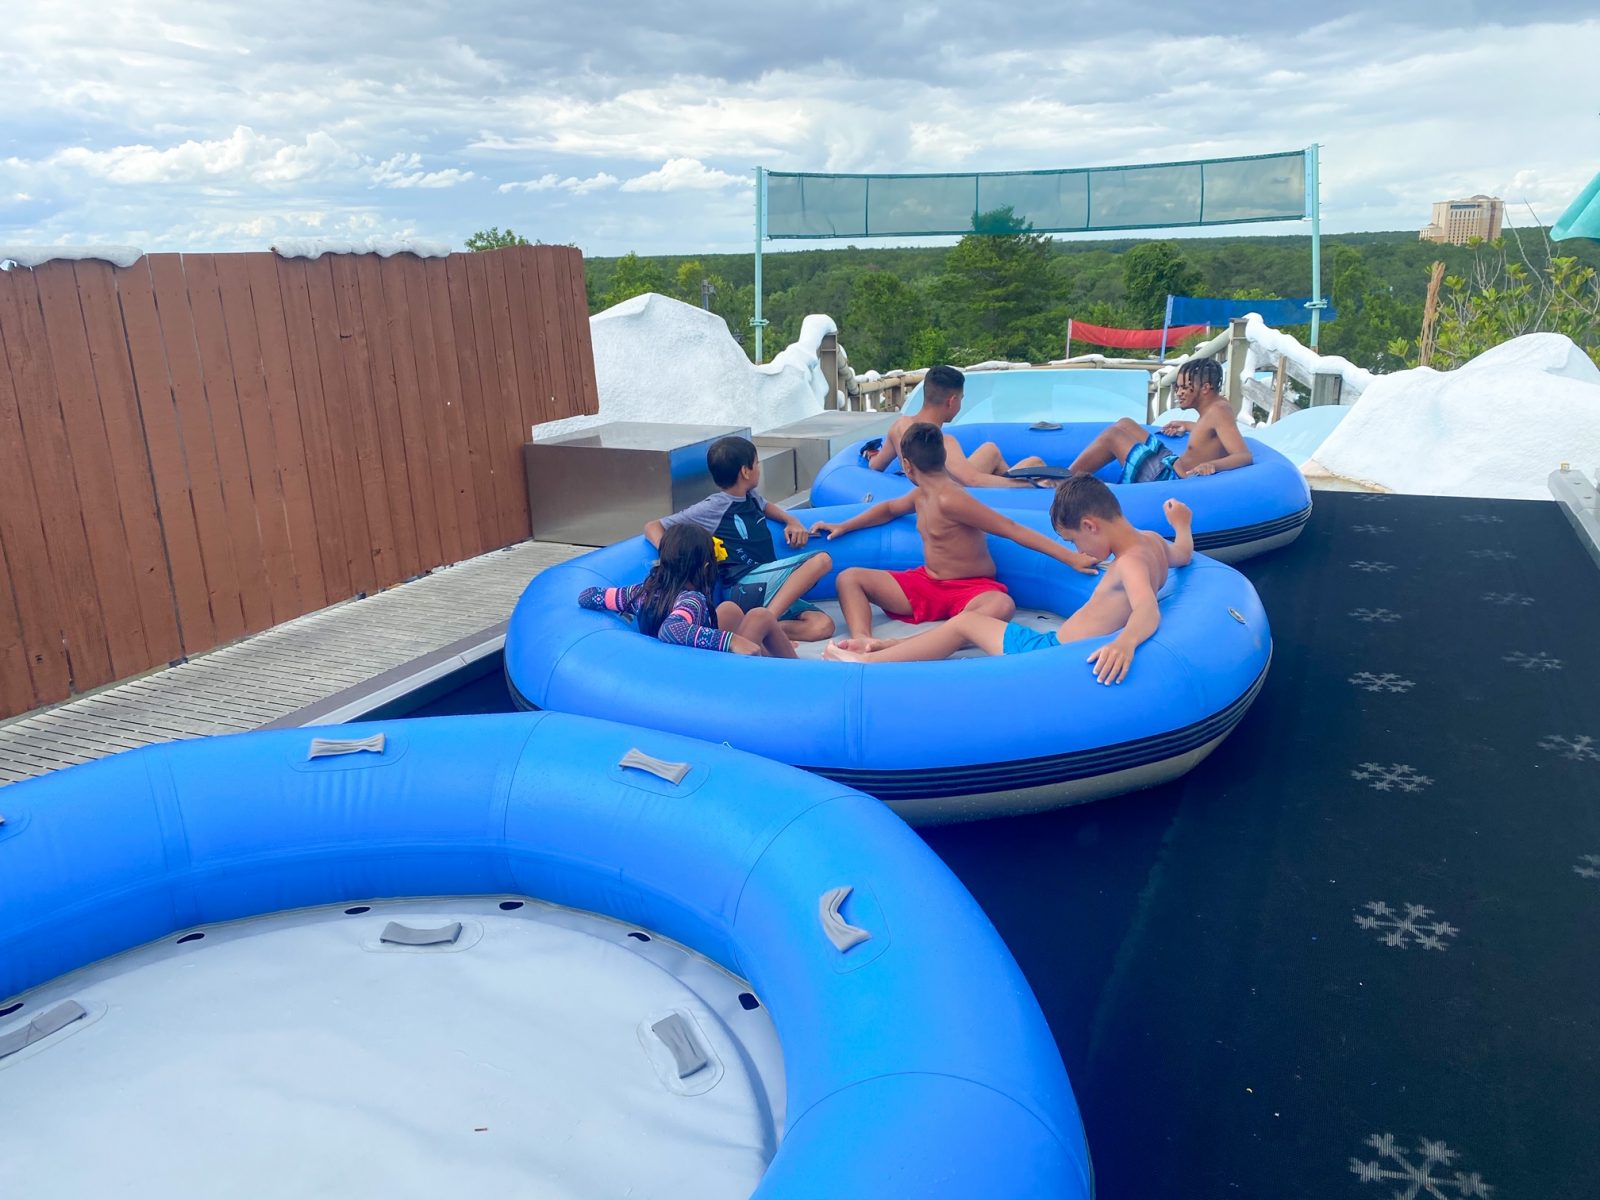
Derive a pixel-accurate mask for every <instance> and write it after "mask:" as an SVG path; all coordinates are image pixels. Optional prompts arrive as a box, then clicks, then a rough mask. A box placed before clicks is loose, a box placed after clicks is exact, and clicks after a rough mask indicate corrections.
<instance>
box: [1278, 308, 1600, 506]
mask: <svg viewBox="0 0 1600 1200" xmlns="http://www.w3.org/2000/svg"><path fill="white" fill-rule="evenodd" d="M1579 360H1583V361H1579ZM1563 462H1568V463H1572V464H1573V465H1574V466H1578V467H1580V468H1582V467H1588V466H1592V465H1594V464H1600V371H1597V370H1596V369H1595V366H1594V364H1593V363H1589V362H1587V359H1586V358H1585V357H1584V355H1583V352H1582V351H1580V350H1579V349H1578V348H1577V347H1576V346H1574V345H1573V343H1572V342H1571V341H1570V340H1569V339H1568V338H1565V337H1562V336H1561V335H1559V334H1549V333H1543V334H1530V335H1527V336H1525V337H1520V338H1514V339H1513V340H1511V341H1509V342H1506V343H1505V344H1504V345H1501V346H1497V347H1495V348H1494V349H1493V350H1489V351H1487V352H1486V353H1484V354H1481V355H1479V356H1478V357H1477V358H1475V359H1473V360H1472V361H1471V362H1469V363H1466V364H1464V365H1463V366H1462V367H1460V368H1459V369H1457V370H1455V371H1435V370H1432V369H1431V368H1428V367H1419V368H1416V369H1414V370H1410V371H1398V372H1396V373H1395V374H1393V375H1379V376H1376V377H1375V378H1374V381H1373V382H1372V384H1371V385H1369V386H1368V387H1367V388H1366V390H1365V391H1364V392H1363V393H1362V395H1361V399H1360V400H1359V401H1358V402H1357V403H1356V404H1355V406H1354V407H1353V408H1352V409H1351V410H1350V412H1349V413H1348V414H1347V415H1346V416H1345V418H1344V420H1343V421H1341V422H1340V424H1339V427H1338V428H1337V429H1335V430H1334V431H1333V433H1331V434H1330V435H1329V436H1328V439H1327V441H1325V442H1323V443H1322V445H1321V446H1319V447H1318V448H1317V452H1316V454H1315V455H1314V456H1313V463H1312V464H1308V465H1314V466H1317V467H1321V468H1323V469H1325V470H1327V471H1330V472H1332V473H1333V474H1335V475H1339V476H1343V477H1344V478H1346V479H1352V480H1357V481H1360V482H1363V483H1367V484H1371V485H1376V486H1378V487H1380V488H1384V489H1387V490H1390V491H1395V492H1404V493H1408V494H1411V495H1420V496H1486V497H1494V498H1500V499H1508V500H1548V499H1549V498H1550V490H1549V487H1548V485H1547V483H1546V480H1547V477H1548V476H1549V474H1550V472H1551V471H1554V470H1556V469H1557V468H1558V467H1559V466H1560V465H1561V464H1562V463H1563Z"/></svg>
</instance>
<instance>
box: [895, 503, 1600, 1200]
mask: <svg viewBox="0 0 1600 1200" xmlns="http://www.w3.org/2000/svg"><path fill="white" fill-rule="evenodd" d="M1241 569H1242V570H1243V571H1244V572H1245V573H1246V574H1247V575H1249V576H1250V577H1251V579H1252V580H1253V581H1254V582H1255V584H1256V587H1257V589H1258V591H1259V592H1260V594H1261V597H1262V600H1263V601H1264V602H1265V604H1266V606H1267V610H1268V614H1269V616H1270V617H1271V620H1272V630H1273V637H1274V643H1275V645H1274V659H1273V664H1272V669H1271V672H1270V674H1269V676H1268V678H1267V681H1266V686H1265V687H1264V688H1263V690H1262V692H1261V694H1260V696H1259V697H1257V699H1256V702H1255V704H1254V705H1253V706H1252V707H1251V709H1250V711H1249V712H1248V713H1247V714H1246V715H1245V717H1244V719H1243V721H1241V722H1240V724H1239V726H1238V728H1236V729H1235V730H1234V732H1233V733H1232V735H1231V736H1230V737H1229V738H1228V739H1227V740H1226V741H1225V742H1223V744H1222V745H1221V746H1220V747H1219V748H1218V749H1217V751H1216V752H1215V753H1214V754H1212V755H1211V757H1210V758H1208V759H1207V760H1206V761H1205V762H1204V763H1202V764H1201V765H1200V766H1199V767H1197V768H1196V769H1195V770H1194V771H1192V772H1191V773H1190V774H1188V775H1187V776H1185V777H1184V778H1183V779H1182V780H1179V781H1177V782H1175V783H1172V784H1168V785H1165V786H1163V787H1160V788H1155V789H1152V790H1149V791H1145V792H1140V793H1136V794H1134V795H1129V796H1124V797H1120V798H1117V799H1112V800H1105V801H1101V802H1099V803H1096V804H1089V805H1083V806H1080V807H1076V808H1070V809H1064V810H1059V811H1056V812H1052V813H1046V814H1041V815H1038V816H1031V817H1018V818H1009V819H1004V820H994V821H984V822H978V823H974V824H969V825H958V826H945V827H939V828H934V829H928V830H924V831H923V835H924V837H925V838H926V840H927V841H928V843H929V844H930V845H931V846H932V847H933V848H934V849H935V850H936V851H937V852H938V853H939V854H940V855H941V856H942V857H943V858H944V859H945V861H946V862H948V863H949V864H950V865H951V867H952V868H954V870H955V871H956V873H957V874H958V875H959V876H960V877H961V878H962V879H963V880H964V881H965V882H966V884H967V886H968V887H969V888H970V889H971V890H972V892H973V894H974V895H975V896H976V897H977V898H978V900H979V902H980V903H981V904H982V905H983V907H984V909H985V910H986V911H987V912H988V914H989V916H990V917H991V919H992V920H993V921H994V923H995V925H996V926H997V927H998V928H999V930H1000V932H1001V934H1002V935H1004V937H1005V939H1006V941H1007V943H1008V944H1009V945H1010V946H1011V948H1012V951H1013V952H1014V953H1015V954H1016V956H1017V958H1018V960H1019V961H1020V963H1021V964H1022V967H1023V970H1024V971H1025V972H1026V973H1027V976H1028V978H1029V980H1030V981H1031V983H1032V985H1033V988H1034V990H1035V992H1036V993H1037V995H1038V997H1039V1000H1040V1002H1041V1004H1042V1005H1043V1006H1044V1009H1045V1012H1046V1015H1047V1016H1048V1017H1049V1019H1050V1022H1051V1025H1052V1028H1053V1029H1054V1031H1055V1034H1056V1038H1057V1041H1058V1043H1059V1045H1060V1047H1061V1051H1062V1054H1063V1057H1064V1058H1065V1060H1066V1064H1067V1069H1068V1072H1069V1073H1070V1075H1071V1077H1072V1082H1073V1087H1074V1089H1075V1091H1076V1093H1077V1096H1078V1100H1079V1103H1080V1105H1081V1107H1082V1109H1083V1113H1084V1123H1085V1127H1086V1129H1087V1132H1088V1137H1089V1145H1090V1148H1091V1151H1092V1153H1093V1156H1094V1163H1095V1172H1096V1176H1097V1180H1098V1185H1099V1195H1100V1197H1102V1200H1122V1198H1124V1197H1126V1198H1135V1200H1146V1198H1157V1197H1163V1198H1164V1197H1183V1198H1188V1197H1234V1196H1237V1197H1251V1198H1255V1197H1273V1198H1274V1200H1281V1198H1285V1197H1301V1196H1304V1197H1349V1198H1351V1200H1360V1198H1361V1197H1370V1198H1371V1200H1388V1198H1389V1197H1391V1196H1395V1195H1400V1196H1407V1197H1419V1198H1423V1200H1426V1198H1430V1197H1448V1198H1449V1200H1456V1198H1457V1197H1465V1196H1480V1195H1482V1196H1494V1197H1511V1196H1539V1197H1546V1198H1549V1197H1574V1198H1577V1197H1594V1196H1596V1195H1600V1137H1597V1136H1596V1131H1597V1129H1600V1125H1597V1121H1600V1118H1597V1116H1596V1114H1597V1113H1600V571H1596V570H1595V567H1594V565H1593V563H1592V562H1591V561H1590V560H1589V559H1588V557H1587V555H1586V554H1585V553H1584V551H1583V549H1582V548H1581V546H1580V545H1579V543H1578V541H1577V539H1576V538H1575V537H1574V536H1573V533H1572V530H1571V528H1570V527H1569V526H1568V524H1567V522H1566V521H1565V520H1564V519H1563V517H1562V516H1561V514H1560V512H1559V511H1558V510H1557V508H1556V506H1555V505H1554V504H1552V503H1543V502H1534V501H1523V502H1518V501H1500V502H1491V501H1468V500H1447V499H1429V498H1413V497H1387V496H1386V497H1376V498H1365V497H1358V496H1349V495H1337V494H1319V495H1318V497H1317V503H1316V512H1315V515H1314V516H1313V517H1312V519H1311V521H1310V522H1309V524H1308V525H1307V526H1306V529H1305V530H1304V532H1303V533H1302V534H1301V535H1300V537H1299V539H1298V540H1297V541H1296V542H1295V543H1294V544H1293V545H1291V546H1288V547H1286V548H1284V549H1282V550H1279V551H1276V552H1274V553H1272V554H1269V555H1266V556H1263V557H1261V558H1258V559H1253V560H1250V561H1248V562H1246V563H1244V564H1242V566H1241ZM1134 669H1135V670H1137V669H1138V665H1137V663H1135V666H1134ZM974 1019H975V1020H981V1019H982V1018H981V1015H980V1014H975V1015H974ZM1490 1189H1492V1190H1490Z"/></svg>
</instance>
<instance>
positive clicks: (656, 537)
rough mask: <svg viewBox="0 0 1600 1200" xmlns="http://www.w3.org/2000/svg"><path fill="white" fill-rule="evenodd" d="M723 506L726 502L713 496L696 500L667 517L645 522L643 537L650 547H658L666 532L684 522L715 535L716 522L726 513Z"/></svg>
mask: <svg viewBox="0 0 1600 1200" xmlns="http://www.w3.org/2000/svg"><path fill="white" fill-rule="evenodd" d="M725 506H726V501H722V500H720V498H719V497H718V496H717V495H715V494H713V495H710V496H707V497H706V498H705V499H704V500H696V501H695V502H694V503H693V504H691V505H689V507H688V508H682V509H679V510H678V511H677V512H675V513H673V514H672V515H671V516H669V517H657V518H656V519H655V520H653V521H646V522H645V526H644V536H645V538H646V539H647V540H648V541H649V542H650V544H651V545H652V546H656V547H659V546H660V545H661V539H662V538H663V537H664V536H665V535H666V532H667V530H669V529H671V528H672V527H673V526H674V525H682V524H684V523H685V522H687V523H689V524H691V525H698V526H700V528H701V529H704V530H705V531H706V532H707V533H716V531H717V522H718V521H720V520H721V519H722V514H723V513H724V512H725V511H726V507H725Z"/></svg>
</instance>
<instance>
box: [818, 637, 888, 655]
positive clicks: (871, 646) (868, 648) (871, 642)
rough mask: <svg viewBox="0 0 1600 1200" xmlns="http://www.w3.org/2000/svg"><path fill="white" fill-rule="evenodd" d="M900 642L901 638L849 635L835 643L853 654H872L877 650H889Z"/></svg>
mask: <svg viewBox="0 0 1600 1200" xmlns="http://www.w3.org/2000/svg"><path fill="white" fill-rule="evenodd" d="M899 642H900V639H899V638H877V637H848V638H840V639H839V640H838V641H837V642H835V643H834V645H836V646H838V647H839V649H841V650H849V651H850V652H851V653H853V654H871V653H873V652H874V651H876V650H887V649H888V648H889V647H890V646H894V645H897V644H899Z"/></svg>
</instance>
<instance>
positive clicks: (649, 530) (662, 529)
mask: <svg viewBox="0 0 1600 1200" xmlns="http://www.w3.org/2000/svg"><path fill="white" fill-rule="evenodd" d="M666 532H667V527H666V526H665V525H663V524H662V523H661V520H660V518H659V517H658V518H656V519H654V520H650V521H646V522H645V525H644V537H645V541H647V542H649V543H650V544H651V545H652V546H655V547H656V548H657V549H660V547H661V539H662V538H663V537H665V536H666Z"/></svg>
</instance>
